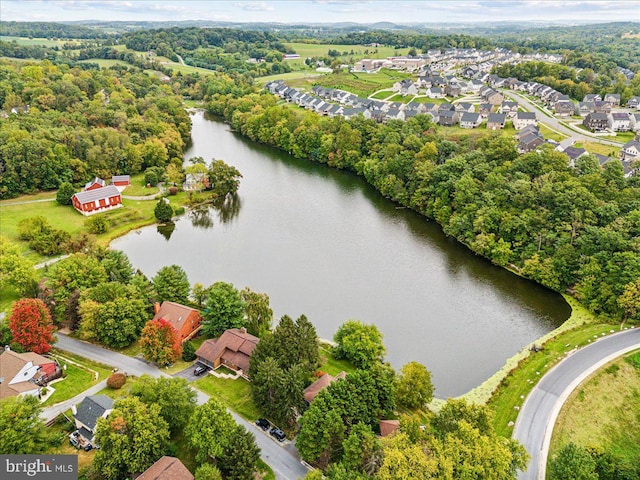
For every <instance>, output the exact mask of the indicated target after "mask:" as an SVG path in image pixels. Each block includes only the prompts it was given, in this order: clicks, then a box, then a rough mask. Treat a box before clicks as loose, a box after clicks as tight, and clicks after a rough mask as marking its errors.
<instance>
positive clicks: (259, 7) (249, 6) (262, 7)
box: [235, 2, 274, 12]
mask: <svg viewBox="0 0 640 480" xmlns="http://www.w3.org/2000/svg"><path fill="white" fill-rule="evenodd" d="M235 6H236V7H238V8H241V9H242V10H246V11H247V12H273V10H274V9H273V7H272V6H271V5H269V4H267V2H239V3H236V4H235Z"/></svg>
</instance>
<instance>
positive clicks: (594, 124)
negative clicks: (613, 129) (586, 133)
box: [582, 112, 609, 132]
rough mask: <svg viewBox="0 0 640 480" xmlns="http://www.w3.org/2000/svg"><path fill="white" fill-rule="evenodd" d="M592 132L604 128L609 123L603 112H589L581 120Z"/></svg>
mask: <svg viewBox="0 0 640 480" xmlns="http://www.w3.org/2000/svg"><path fill="white" fill-rule="evenodd" d="M582 124H583V125H584V126H585V127H587V128H588V129H589V130H591V131H592V132H600V131H602V130H606V129H607V127H608V124H609V118H608V117H607V115H606V114H605V113H598V112H595V113H590V114H589V115H587V116H586V117H585V119H584V121H583V122H582Z"/></svg>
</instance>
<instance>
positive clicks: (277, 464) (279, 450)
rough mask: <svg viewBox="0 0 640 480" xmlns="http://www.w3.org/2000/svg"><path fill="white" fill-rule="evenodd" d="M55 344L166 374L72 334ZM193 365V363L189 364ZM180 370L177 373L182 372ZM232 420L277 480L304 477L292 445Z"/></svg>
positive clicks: (138, 371)
mask: <svg viewBox="0 0 640 480" xmlns="http://www.w3.org/2000/svg"><path fill="white" fill-rule="evenodd" d="M55 347H56V348H59V349H61V350H66V351H67V352H71V353H74V354H76V355H80V356H81V357H84V358H88V359H90V360H93V361H95V362H99V363H104V364H105V365H111V366H112V367H116V368H118V369H119V370H121V371H123V372H127V374H129V375H135V376H140V375H144V374H147V375H151V376H152V377H156V378H157V377H169V376H170V375H167V374H166V373H165V372H163V371H161V370H159V369H157V368H156V367H154V366H152V365H148V364H146V363H144V362H142V361H140V360H137V359H135V358H131V357H127V356H126V355H122V354H121V353H117V352H112V351H111V350H107V349H106V348H102V347H99V346H97V345H93V344H91V343H87V342H82V341H80V340H76V339H75V338H71V337H68V336H67V335H65V334H62V333H59V332H58V342H57V343H56V344H55ZM192 368H193V367H192ZM184 371H185V370H183V371H182V372H179V374H182V373H183V372H184ZM194 390H195V392H196V394H197V400H196V401H197V403H198V405H202V404H204V403H206V402H207V401H208V400H209V396H208V395H206V394H205V393H203V392H201V391H200V390H197V389H194ZM230 413H231V415H232V416H233V418H234V420H235V421H236V422H237V423H238V424H240V425H242V426H244V427H245V428H246V429H247V430H248V431H250V432H251V433H253V435H254V437H255V439H256V444H257V445H258V447H260V456H261V458H262V460H263V461H264V462H265V463H267V464H268V465H269V466H270V467H271V468H272V470H273V472H274V473H275V475H276V479H278V480H295V479H297V478H302V477H304V476H305V475H306V474H307V472H308V470H307V468H306V467H305V466H304V465H302V463H300V456H299V454H298V451H297V450H296V448H295V445H293V444H290V445H287V446H286V448H283V447H281V446H280V445H279V444H278V443H277V442H275V441H274V440H273V439H272V438H271V437H270V436H268V435H266V436H265V435H264V432H263V431H262V430H261V429H260V428H258V427H257V426H256V425H254V424H253V423H252V422H248V421H246V420H245V419H244V418H242V417H240V416H238V415H237V414H235V413H234V412H230Z"/></svg>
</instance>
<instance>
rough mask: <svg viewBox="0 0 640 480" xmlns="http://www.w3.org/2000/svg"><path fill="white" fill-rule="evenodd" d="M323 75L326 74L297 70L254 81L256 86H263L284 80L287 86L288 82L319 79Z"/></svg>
mask: <svg viewBox="0 0 640 480" xmlns="http://www.w3.org/2000/svg"><path fill="white" fill-rule="evenodd" d="M323 75H326V74H325V73H319V72H315V71H313V70H306V71H302V70H299V71H297V72H287V73H279V74H277V75H269V76H266V77H258V78H256V80H255V81H256V83H257V84H258V85H264V84H265V83H269V82H272V81H274V80H284V81H285V82H287V84H288V83H289V81H290V80H299V79H314V78H320V77H322V76H323Z"/></svg>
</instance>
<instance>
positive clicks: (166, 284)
mask: <svg viewBox="0 0 640 480" xmlns="http://www.w3.org/2000/svg"><path fill="white" fill-rule="evenodd" d="M151 281H152V282H153V286H154V288H155V290H156V294H157V297H158V300H159V301H160V302H165V301H166V302H176V303H187V302H188V301H189V290H190V285H189V279H188V278H187V274H186V272H185V271H184V270H183V269H182V267H181V266H180V265H170V266H168V267H162V268H161V269H160V270H159V271H158V273H157V274H156V276H155V277H153V279H152V280H151Z"/></svg>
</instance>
